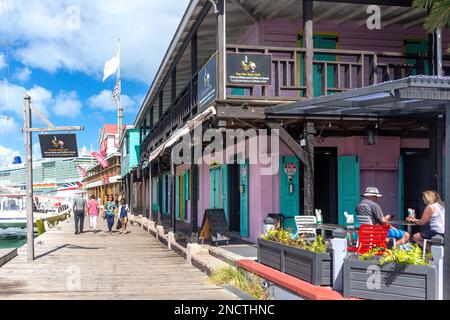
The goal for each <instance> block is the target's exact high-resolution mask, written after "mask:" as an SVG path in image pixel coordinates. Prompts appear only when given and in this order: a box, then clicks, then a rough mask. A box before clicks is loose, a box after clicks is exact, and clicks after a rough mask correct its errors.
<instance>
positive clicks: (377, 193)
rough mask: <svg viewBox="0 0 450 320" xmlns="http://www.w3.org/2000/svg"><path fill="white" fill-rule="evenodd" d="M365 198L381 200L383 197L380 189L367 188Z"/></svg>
mask: <svg viewBox="0 0 450 320" xmlns="http://www.w3.org/2000/svg"><path fill="white" fill-rule="evenodd" d="M363 196H364V197H378V198H381V197H382V196H383V195H382V194H381V193H380V191H378V188H375V187H367V188H366V192H365V193H364V194H363Z"/></svg>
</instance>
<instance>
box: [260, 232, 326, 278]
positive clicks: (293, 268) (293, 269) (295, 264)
mask: <svg viewBox="0 0 450 320" xmlns="http://www.w3.org/2000/svg"><path fill="white" fill-rule="evenodd" d="M258 262H259V263H261V264H264V265H266V266H268V267H271V268H274V269H276V270H279V271H281V272H284V273H286V274H289V275H291V276H294V277H296V278H299V279H301V280H304V281H306V282H309V283H311V284H313V285H316V286H331V285H332V279H333V277H332V267H331V253H330V252H326V253H315V252H311V251H307V250H303V249H300V248H296V247H292V246H288V245H284V244H281V243H278V242H274V241H269V240H264V239H258Z"/></svg>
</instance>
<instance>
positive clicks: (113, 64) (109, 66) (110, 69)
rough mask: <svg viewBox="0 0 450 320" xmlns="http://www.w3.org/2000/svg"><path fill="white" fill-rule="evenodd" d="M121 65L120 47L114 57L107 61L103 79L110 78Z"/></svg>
mask: <svg viewBox="0 0 450 320" xmlns="http://www.w3.org/2000/svg"><path fill="white" fill-rule="evenodd" d="M119 67H120V47H119V48H117V50H116V53H115V54H114V57H112V58H111V59H110V60H108V61H106V63H105V69H104V71H103V81H105V80H106V79H108V78H109V76H110V75H112V74H114V73H115V72H116V71H117V69H119Z"/></svg>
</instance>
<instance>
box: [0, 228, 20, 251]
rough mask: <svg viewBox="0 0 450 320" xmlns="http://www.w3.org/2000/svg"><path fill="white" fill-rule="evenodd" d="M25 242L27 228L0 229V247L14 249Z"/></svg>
mask: <svg viewBox="0 0 450 320" xmlns="http://www.w3.org/2000/svg"><path fill="white" fill-rule="evenodd" d="M26 242H27V229H25V228H6V229H0V249H14V248H19V247H21V246H23V245H24V244H25V243H26Z"/></svg>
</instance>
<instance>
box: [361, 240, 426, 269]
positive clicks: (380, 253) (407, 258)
mask: <svg viewBox="0 0 450 320" xmlns="http://www.w3.org/2000/svg"><path fill="white" fill-rule="evenodd" d="M410 247H411V249H410V250H403V249H400V248H398V247H395V248H392V249H391V250H386V249H383V248H374V249H372V250H370V251H369V252H367V253H365V254H362V255H360V256H358V258H359V260H363V261H370V260H375V259H377V260H378V262H379V264H380V265H384V264H386V263H395V264H403V265H405V264H406V265H416V266H428V265H430V260H431V259H432V256H431V254H430V253H428V254H427V255H426V256H425V259H423V251H422V248H421V247H420V246H419V245H418V244H413V245H411V246H410Z"/></svg>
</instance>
